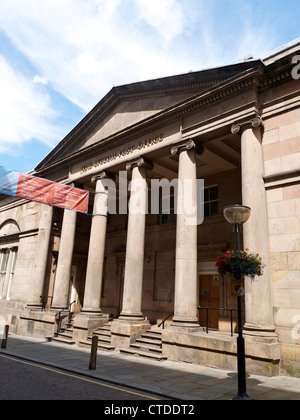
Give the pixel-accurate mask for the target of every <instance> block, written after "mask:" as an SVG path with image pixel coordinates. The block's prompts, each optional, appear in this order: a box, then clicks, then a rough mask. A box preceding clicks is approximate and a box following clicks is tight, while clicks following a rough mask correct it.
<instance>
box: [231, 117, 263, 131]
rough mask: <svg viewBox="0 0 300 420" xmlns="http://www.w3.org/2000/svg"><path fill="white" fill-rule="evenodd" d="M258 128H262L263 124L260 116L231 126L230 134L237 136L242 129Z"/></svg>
mask: <svg viewBox="0 0 300 420" xmlns="http://www.w3.org/2000/svg"><path fill="white" fill-rule="evenodd" d="M259 126H261V127H263V126H264V122H263V119H262V117H261V116H260V115H256V117H254V118H252V119H251V120H248V121H243V122H239V123H235V124H233V125H232V127H231V132H232V134H239V133H240V132H241V131H242V130H243V129H245V128H247V127H252V128H256V127H259Z"/></svg>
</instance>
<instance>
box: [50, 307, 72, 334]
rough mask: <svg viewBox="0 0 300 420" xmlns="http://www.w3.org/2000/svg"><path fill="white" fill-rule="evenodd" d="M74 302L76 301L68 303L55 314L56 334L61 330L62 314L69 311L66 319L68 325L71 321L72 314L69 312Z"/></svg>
mask: <svg viewBox="0 0 300 420" xmlns="http://www.w3.org/2000/svg"><path fill="white" fill-rule="evenodd" d="M75 302H76V300H74V302H72V303H69V304H68V305H67V306H66V307H65V308H63V309H62V310H61V311H59V312H57V314H55V318H56V317H57V330H56V334H59V333H60V331H61V330H62V326H61V322H62V315H61V314H62V313H63V312H65V311H67V310H69V317H68V322H69V323H70V321H71V317H72V312H71V307H72V305H73V304H74V303H75Z"/></svg>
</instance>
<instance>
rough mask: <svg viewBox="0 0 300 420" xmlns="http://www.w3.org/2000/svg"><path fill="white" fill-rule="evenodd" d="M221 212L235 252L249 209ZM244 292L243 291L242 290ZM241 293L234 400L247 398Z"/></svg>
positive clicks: (229, 207) (238, 245)
mask: <svg viewBox="0 0 300 420" xmlns="http://www.w3.org/2000/svg"><path fill="white" fill-rule="evenodd" d="M223 214H224V217H225V219H226V220H227V222H228V223H231V224H232V225H234V233H235V244H236V252H239V251H240V235H239V233H240V230H239V227H240V225H241V224H243V223H246V222H247V220H248V219H249V217H250V214H251V209H250V207H247V206H241V205H239V204H235V205H232V206H226V207H224V210H223ZM242 293H243V294H244V292H242ZM242 293H238V297H237V302H238V337H237V359H238V393H237V395H236V396H235V398H234V399H235V400H248V399H249V396H248V394H247V387H246V356H245V340H244V337H243V322H242Z"/></svg>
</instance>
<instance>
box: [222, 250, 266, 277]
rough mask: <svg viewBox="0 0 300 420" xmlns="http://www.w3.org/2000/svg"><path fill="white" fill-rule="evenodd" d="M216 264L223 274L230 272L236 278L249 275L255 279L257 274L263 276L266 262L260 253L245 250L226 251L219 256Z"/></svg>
mask: <svg viewBox="0 0 300 420" xmlns="http://www.w3.org/2000/svg"><path fill="white" fill-rule="evenodd" d="M216 266H217V267H218V272H219V273H220V274H221V275H225V274H227V273H228V274H230V275H231V276H233V277H234V278H235V279H236V280H240V279H241V278H242V277H244V276H247V277H250V278H251V279H252V280H254V277H255V276H262V275H263V269H264V267H265V266H264V264H263V262H262V259H261V257H260V256H259V254H253V253H251V252H249V249H248V248H246V249H245V251H239V252H234V251H226V252H225V253H222V254H220V256H219V257H218V258H217V263H216Z"/></svg>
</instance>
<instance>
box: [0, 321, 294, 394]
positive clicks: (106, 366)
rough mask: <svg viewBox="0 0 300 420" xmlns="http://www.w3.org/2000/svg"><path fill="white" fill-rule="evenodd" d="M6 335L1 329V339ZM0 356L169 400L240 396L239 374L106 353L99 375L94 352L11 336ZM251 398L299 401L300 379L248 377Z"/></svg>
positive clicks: (99, 360)
mask: <svg viewBox="0 0 300 420" xmlns="http://www.w3.org/2000/svg"><path fill="white" fill-rule="evenodd" d="M2 334H3V325H2V326H1V325H0V338H2ZM0 354H5V355H9V356H14V357H18V358H22V359H23V360H26V361H30V362H35V363H39V364H43V365H46V366H51V367H52V368H56V369H63V370H64V371H67V372H71V373H73V374H80V375H84V376H86V377H89V378H93V379H97V380H100V381H105V382H108V383H110V384H114V385H118V386H125V387H126V388H129V389H133V390H138V391H143V392H150V393H154V394H156V396H158V397H161V398H162V399H167V400H183V401H197V400H232V398H233V397H234V396H235V395H236V393H237V373H236V372H232V371H226V370H219V369H212V368H209V367H205V366H199V365H195V364H188V363H179V362H172V361H168V360H167V361H162V362H158V361H152V360H150V359H146V358H142V357H139V356H128V355H123V354H120V353H118V352H105V351H98V354H97V365H96V370H89V362H90V349H85V348H81V347H78V346H77V345H72V346H70V345H68V344H62V343H54V342H52V343H51V342H48V341H46V340H44V339H39V338H31V337H21V336H18V335H15V334H11V333H10V334H9V336H8V340H7V345H6V349H2V348H0ZM247 392H248V394H249V397H250V399H251V400H300V379H299V378H291V377H283V376H279V377H274V378H269V377H264V376H257V375H247Z"/></svg>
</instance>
